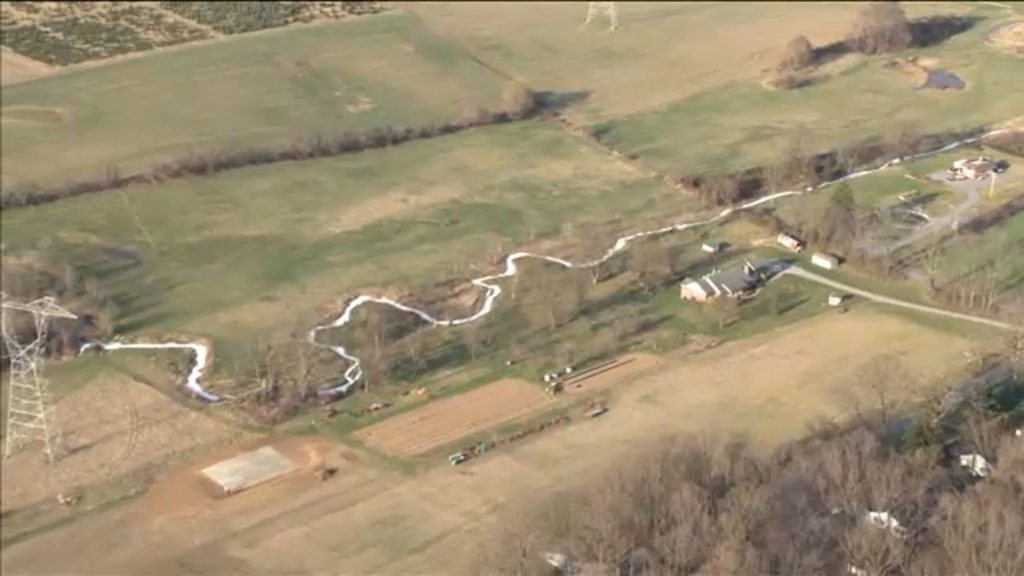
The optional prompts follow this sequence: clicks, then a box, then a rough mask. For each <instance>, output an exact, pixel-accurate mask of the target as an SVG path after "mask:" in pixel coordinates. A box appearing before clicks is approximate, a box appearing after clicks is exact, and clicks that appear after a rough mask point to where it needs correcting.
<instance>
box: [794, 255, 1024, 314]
mask: <svg viewBox="0 0 1024 576" xmlns="http://www.w3.org/2000/svg"><path fill="white" fill-rule="evenodd" d="M781 274H791V275H793V276H798V277H800V278H803V279H805V280H810V281H811V282H817V283H818V284H823V285H825V286H829V287H832V288H835V289H836V290H841V291H843V292H847V293H850V294H854V295H856V296H860V297H861V298H865V299H867V300H870V301H872V302H878V303H879V304H888V305H890V306H897V307H899V308H906V309H907V310H914V311H917V312H924V313H925V314H933V315H935V316H945V317H947V318H955V319H957V320H963V321H965V322H973V323H975V324H984V325H986V326H991V327H993V328H999V329H1001V330H1021V329H1022V328H1021V327H1020V326H1014V325H1013V324H1007V323H1005V322H999V321H998V320H992V319H990V318H983V317H981V316H972V315H970V314H961V313H959V312H951V311H949V310H943V309H942V308H932V307H931V306H922V305H920V304H914V303H911V302H905V301H903V300H897V299H895V298H890V297H888V296H882V295H881V294H875V293H874V292H868V291H866V290H861V289H859V288H854V287H853V286H849V285H847V284H843V283H842V282H836V281H835V280H830V279H828V278H825V277H824V276H821V275H818V274H815V273H814V272H808V271H807V270H804V269H803V268H801V267H799V266H790V267H788V268H786V269H785V270H783V271H782V272H781Z"/></svg>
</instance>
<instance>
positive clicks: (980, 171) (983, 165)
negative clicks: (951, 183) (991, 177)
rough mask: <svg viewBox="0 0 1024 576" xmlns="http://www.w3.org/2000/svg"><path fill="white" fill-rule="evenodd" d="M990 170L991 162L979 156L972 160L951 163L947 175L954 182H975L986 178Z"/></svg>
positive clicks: (991, 167) (965, 159)
mask: <svg viewBox="0 0 1024 576" xmlns="http://www.w3.org/2000/svg"><path fill="white" fill-rule="evenodd" d="M992 169H993V164H992V161H991V160H990V159H988V158H985V157H984V156H979V157H978V158H974V159H967V158H963V159H960V160H957V161H955V162H953V167H952V168H950V169H949V174H950V177H952V178H953V179H956V180H964V179H966V180H977V179H979V178H984V177H985V176H987V175H988V174H989V172H991V171H992Z"/></svg>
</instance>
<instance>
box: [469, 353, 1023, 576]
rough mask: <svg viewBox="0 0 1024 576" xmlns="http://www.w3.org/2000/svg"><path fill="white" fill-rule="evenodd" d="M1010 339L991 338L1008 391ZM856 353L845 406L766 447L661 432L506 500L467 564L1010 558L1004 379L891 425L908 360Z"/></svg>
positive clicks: (860, 567) (941, 563)
mask: <svg viewBox="0 0 1024 576" xmlns="http://www.w3.org/2000/svg"><path fill="white" fill-rule="evenodd" d="M1019 340H1020V337H1019V336H1017V337H1013V338H1011V339H1010V340H1008V342H1007V344H1006V346H1005V348H1004V350H1003V352H1001V355H1002V358H1003V360H1004V361H1008V362H1010V363H1011V364H1012V365H1013V366H1015V367H1016V370H1017V376H1016V380H1013V382H1014V384H1010V385H1009V386H1011V387H1012V389H1013V390H1015V393H1016V394H1017V395H1018V396H1019V394H1020V386H1021V385H1022V384H1024V382H1022V381H1021V376H1020V375H1021V374H1022V372H1021V366H1022V361H1021V360H1022V359H1024V356H1021V354H1020V346H1019V345H1015V344H1013V343H1014V342H1018V344H1019ZM870 364H871V366H866V367H865V368H866V369H865V370H864V371H863V376H864V377H865V378H875V379H876V380H877V381H878V386H877V389H878V391H879V394H878V398H877V405H875V406H873V407H872V409H871V410H870V411H865V412H862V413H861V417H860V418H858V419H857V420H856V421H855V422H853V423H851V424H849V425H846V426H838V425H833V424H829V425H825V426H822V427H820V428H819V429H817V430H816V431H814V432H813V433H812V434H811V435H810V436H809V437H808V438H806V439H804V440H802V441H799V442H796V443H794V444H791V445H787V446H783V447H781V448H779V449H777V450H775V451H774V452H773V453H771V454H770V455H761V454H758V453H756V452H755V451H754V450H753V449H752V448H751V447H749V446H748V445H747V443H745V442H744V441H743V440H738V439H734V440H730V441H719V440H709V439H706V438H671V439H666V440H665V441H664V442H661V443H659V444H657V445H656V446H652V447H650V448H649V449H647V450H642V451H641V452H640V453H638V454H636V455H635V456H633V457H628V458H625V459H622V460H619V461H617V462H616V463H614V464H613V465H612V466H611V469H610V470H609V472H608V473H607V474H605V475H604V476H602V477H600V478H599V479H597V480H596V481H592V482H586V483H584V485H583V486H582V487H574V488H570V489H567V490H566V492H565V493H563V494H560V495H558V496H557V497H555V498H553V499H550V500H545V501H543V502H541V503H538V505H537V506H536V507H535V508H534V509H531V510H517V511H512V512H509V513H507V514H506V516H505V517H503V518H502V519H501V527H500V528H498V529H497V530H496V533H495V535H494V537H493V538H492V542H493V546H491V547H490V549H489V550H488V551H487V552H485V553H484V554H483V555H482V558H481V564H480V570H481V571H482V572H485V573H489V574H498V573H500V574H554V573H558V570H557V569H555V568H553V567H552V566H551V565H550V564H549V563H546V562H545V561H544V560H543V558H544V555H545V554H551V553H557V554H561V555H563V559H564V565H565V567H566V569H567V570H569V573H572V571H573V570H575V573H577V574H584V573H586V574H590V573H593V574H609V573H612V574H613V573H619V574H624V573H625V574H652V575H653V574H699V575H707V576H727V575H728V576H733V575H739V574H779V575H782V574H785V575H808V576H810V575H815V576H816V575H820V574H846V573H849V574H862V575H870V576H910V575H919V576H925V575H928V576H946V575H948V576H954V575H961V576H962V575H967V574H971V575H974V574H977V575H982V574H984V575H988V576H1015V575H1018V574H1020V568H1021V566H1024V547H1021V546H1020V542H1022V541H1024V517H1022V516H1021V514H1020V511H1021V510H1024V438H1022V437H1018V436H1015V435H1014V431H1013V426H1020V425H1021V422H1020V420H1021V418H1022V417H1024V413H1022V409H1021V406H1024V404H1022V405H1018V406H1017V408H1016V410H1017V413H1016V415H1014V416H1011V417H1009V418H1008V417H1007V416H1006V414H1005V413H1002V412H1000V410H1002V409H1004V407H1000V406H997V405H996V404H994V403H993V398H994V397H995V396H998V395H999V394H1002V393H1005V390H1004V392H1000V393H996V392H990V393H978V394H976V395H974V396H972V397H970V399H969V400H967V401H966V402H965V403H964V404H963V405H962V406H960V407H959V408H957V409H950V407H949V406H948V405H947V401H948V397H947V394H942V395H937V396H936V397H934V398H932V399H930V400H928V401H926V402H925V403H924V405H922V406H919V407H918V409H917V410H916V411H915V413H916V420H915V421H914V423H913V424H911V426H910V428H909V431H907V432H901V431H900V430H901V428H900V427H899V426H896V423H897V422H899V421H900V420H899V418H896V416H897V414H896V413H895V412H892V411H890V410H891V409H892V408H893V407H892V406H889V405H888V404H887V397H886V395H885V393H884V389H885V386H886V385H887V383H893V382H895V381H897V380H900V379H905V378H912V377H913V375H911V374H908V373H906V371H905V369H903V368H902V367H901V366H900V364H899V361H898V360H897V359H893V358H889V359H886V358H879V359H876V361H872V362H871V363H870ZM894 385H895V384H894ZM1017 400H1018V402H1019V398H1018V399H1017ZM922 428H928V429H929V431H928V432H923V431H922ZM970 454H980V455H981V456H983V457H984V459H985V460H986V462H987V463H988V464H989V465H990V466H991V469H990V470H988V471H987V472H986V473H985V475H984V477H981V476H979V475H978V474H976V473H972V472H971V471H970V470H969V469H968V468H965V467H963V466H961V465H960V464H959V455H970ZM871 512H874V513H877V514H874V515H872V516H871V517H869V513H871ZM549 558H551V556H549ZM616 570H618V572H616ZM563 573H565V572H563Z"/></svg>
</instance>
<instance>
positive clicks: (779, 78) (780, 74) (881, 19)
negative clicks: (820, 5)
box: [765, 2, 974, 90]
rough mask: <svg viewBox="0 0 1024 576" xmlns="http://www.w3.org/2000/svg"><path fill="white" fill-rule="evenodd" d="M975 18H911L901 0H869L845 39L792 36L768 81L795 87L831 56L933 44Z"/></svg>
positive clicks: (778, 86)
mask: <svg viewBox="0 0 1024 576" xmlns="http://www.w3.org/2000/svg"><path fill="white" fill-rule="evenodd" d="M973 24H974V20H973V19H971V18H968V17H963V16H950V15H938V16H930V17H927V18H923V19H919V20H916V21H910V20H908V19H907V17H906V14H904V12H903V9H902V8H901V7H900V5H899V3H898V2H868V3H865V4H864V6H863V8H862V9H861V11H860V12H859V13H858V14H857V17H856V19H855V20H854V23H853V27H852V29H851V31H850V32H849V34H848V35H847V38H846V39H845V40H843V41H839V42H834V43H832V44H829V45H826V46H821V47H815V46H814V45H813V44H811V42H810V40H808V39H807V37H806V36H804V35H799V36H797V37H795V38H793V39H792V40H790V41H789V42H788V43H787V44H786V46H785V48H784V49H783V53H782V56H781V58H780V59H779V62H778V64H777V65H776V67H775V68H774V69H773V70H772V74H771V76H769V77H768V78H767V79H766V81H765V84H766V86H768V87H769V88H771V89H775V90H793V89H796V88H800V87H802V86H805V85H807V84H808V83H809V82H810V77H809V76H808V74H809V72H810V71H811V70H812V69H813V68H814V67H815V66H817V65H818V64H821V63H822V62H824V61H826V60H828V59H830V58H831V57H835V56H841V55H843V54H846V53H848V52H860V53H863V54H886V53H897V52H902V51H904V50H906V49H908V48H911V47H913V46H931V45H933V44H938V43H939V42H942V41H943V40H945V39H947V38H949V37H950V36H954V35H956V34H959V33H960V32H963V31H964V30H967V29H968V28H970V27H971V26H972V25H973Z"/></svg>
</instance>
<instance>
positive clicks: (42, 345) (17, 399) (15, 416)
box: [0, 293, 77, 465]
mask: <svg viewBox="0 0 1024 576" xmlns="http://www.w3.org/2000/svg"><path fill="white" fill-rule="evenodd" d="M13 312H24V313H28V314H30V315H31V316H32V322H33V325H34V327H35V335H34V339H33V340H32V341H31V342H27V343H25V342H19V341H18V331H17V328H16V327H15V326H14V324H13V322H12V319H11V316H12V313H13ZM0 313H2V321H0V323H2V325H3V339H4V344H5V346H6V348H7V355H8V358H9V360H10V381H9V383H8V388H7V393H8V397H7V435H6V436H5V437H4V454H3V457H4V458H8V457H9V456H10V455H11V454H13V453H14V451H15V450H17V449H18V447H19V446H21V445H22V444H25V443H28V442H32V441H34V440H41V441H42V442H43V450H44V451H45V453H46V458H47V460H48V461H49V463H50V464H51V465H52V464H53V463H54V462H55V461H56V460H57V457H58V453H59V449H60V430H59V428H58V427H57V423H56V422H55V421H54V418H53V398H52V396H51V395H50V384H49V382H47V381H46V379H45V378H43V375H42V372H43V363H44V358H45V351H46V328H47V324H48V322H49V319H50V318H51V317H56V318H67V319H71V320H74V319H76V318H77V317H76V316H75V315H74V314H72V313H71V312H68V311H67V310H65V309H63V308H61V307H60V306H57V304H56V303H55V301H54V299H53V298H50V297H46V298H40V299H38V300H34V301H32V302H29V303H27V304H22V303H20V302H15V301H13V300H9V299H8V298H7V296H6V295H5V294H2V293H0Z"/></svg>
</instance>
